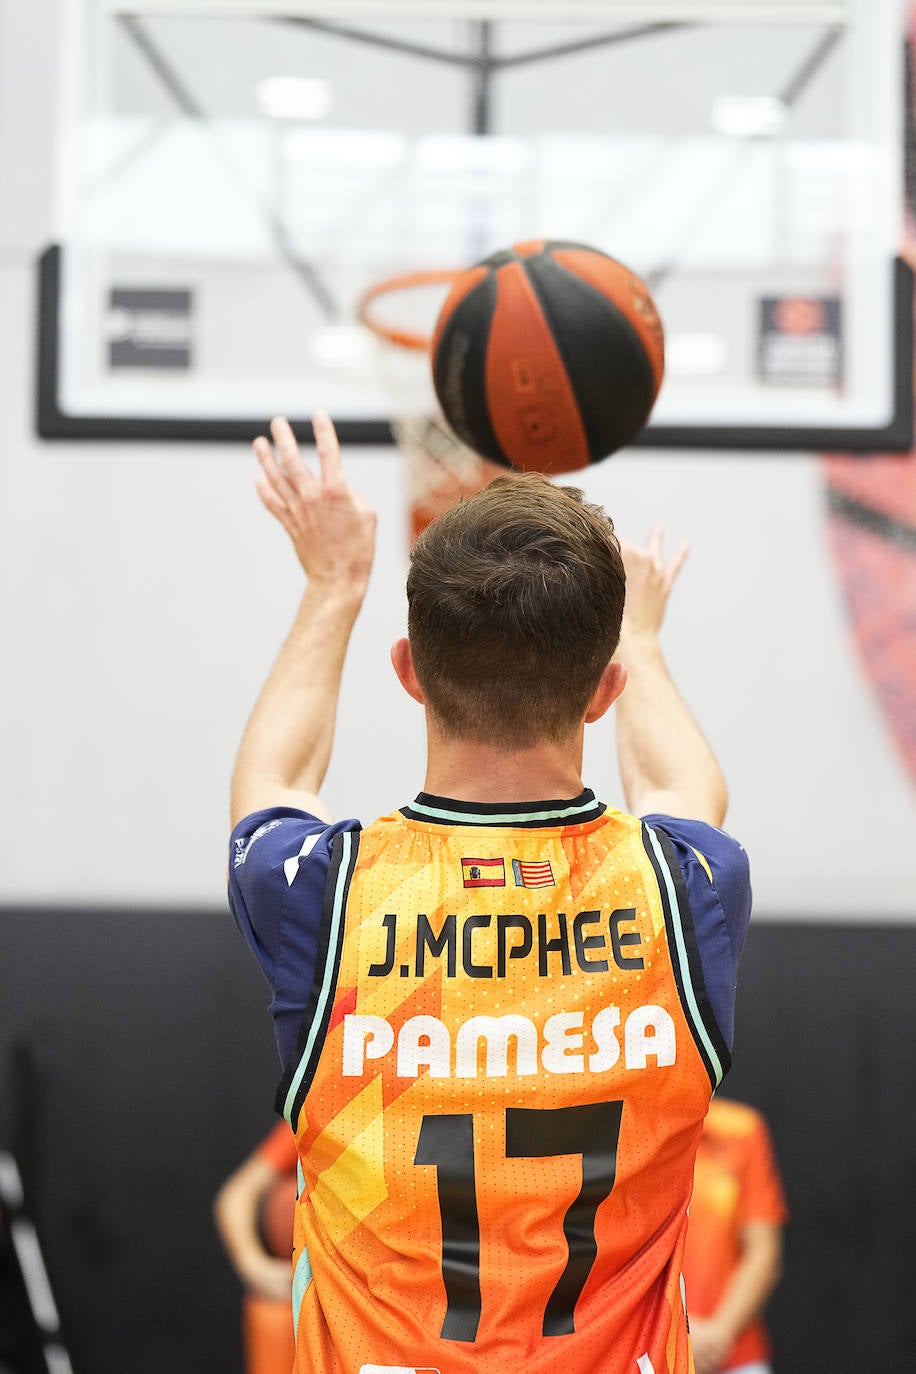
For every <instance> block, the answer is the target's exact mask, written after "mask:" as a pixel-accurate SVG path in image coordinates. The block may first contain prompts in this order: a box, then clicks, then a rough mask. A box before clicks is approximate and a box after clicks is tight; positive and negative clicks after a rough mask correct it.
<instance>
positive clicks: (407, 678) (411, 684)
mask: <svg viewBox="0 0 916 1374" xmlns="http://www.w3.org/2000/svg"><path fill="white" fill-rule="evenodd" d="M391 666H392V668H394V671H395V673H396V674H397V679H398V682H399V683H400V684H401V686H402V687H403V688H404V691H405V692H406V693H407V695H408V696H409V697H413V699H414V701H418V702H419V703H420V705H421V706H422V705H423V704H424V702H423V692H422V691H421V689H420V684H419V682H418V681H417V675H416V673H415V672H414V667H413V654H412V653H411V652H410V640H409V639H396V640H395V641H394V643H393V644H392V646H391Z"/></svg>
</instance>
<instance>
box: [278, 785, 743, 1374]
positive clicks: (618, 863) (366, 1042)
mask: <svg viewBox="0 0 916 1374" xmlns="http://www.w3.org/2000/svg"><path fill="white" fill-rule="evenodd" d="M427 800H432V801H435V799H427ZM459 805H460V804H459ZM472 810H473V808H472V807H471V806H470V804H467V805H466V806H465V807H464V808H463V814H461V815H460V816H459V817H458V818H457V819H458V820H460V821H461V822H462V824H461V825H459V826H456V825H453V824H450V823H449V821H450V819H451V820H455V819H456V818H455V817H450V816H449V814H448V813H446V812H445V811H444V810H443V812H442V814H439V813H437V811H436V808H435V806H434V805H427V806H415V807H410V808H405V809H404V811H403V812H396V813H394V814H392V815H389V816H386V817H383V818H382V819H381V820H379V821H377V822H376V823H375V824H374V825H372V826H370V827H369V828H368V829H366V830H365V831H363V832H362V833H361V834H360V833H358V832H353V831H348V832H345V833H343V834H341V835H338V836H337V837H336V838H335V840H334V848H333V850H332V859H331V864H330V870H329V875H328V884H327V895H326V902H325V909H324V917H323V926H322V931H321V946H322V948H323V949H324V950H326V963H325V964H324V966H323V968H322V969H321V970H319V973H318V974H317V975H316V978H315V981H314V985H313V988H312V994H311V999H310V1004H309V1007H308V1011H307V1014H306V1018H305V1021H304V1024H303V1028H302V1032H301V1035H300V1040H299V1052H298V1055H297V1057H296V1058H295V1059H294V1060H293V1062H292V1064H291V1066H290V1068H289V1070H288V1072H287V1075H286V1077H285V1079H284V1083H283V1085H282V1086H281V1091H280V1101H281V1104H282V1107H283V1110H284V1112H285V1115H286V1116H287V1119H288V1120H289V1121H290V1123H291V1124H292V1125H293V1128H294V1130H295V1133H296V1139H297V1144H298V1151H299V1159H300V1165H301V1170H302V1177H303V1180H304V1186H303V1189H302V1195H301V1197H300V1201H299V1205H298V1207H297V1211H296V1223H295V1239H294V1267H295V1273H294V1284H293V1309H294V1315H295V1318H296V1331H297V1335H296V1340H297V1357H296V1359H297V1363H296V1369H297V1370H298V1371H301V1372H302V1374H305V1371H309V1374H318V1372H319V1371H320V1374H379V1371H385V1374H391V1372H392V1371H399V1372H400V1374H403V1372H404V1371H414V1370H421V1371H431V1370H436V1371H439V1372H440V1374H471V1372H472V1371H473V1374H481V1372H483V1374H488V1372H490V1371H492V1374H497V1371H498V1374H506V1371H513V1370H521V1369H524V1370H525V1374H571V1372H572V1371H580V1370H581V1371H589V1374H591V1371H603V1372H604V1374H687V1371H690V1370H692V1368H693V1365H692V1358H691V1355H690V1351H689V1341H688V1335H687V1323H686V1318H685V1313H684V1307H683V1295H682V1284H681V1273H680V1271H681V1257H682V1252H683V1246H684V1240H685V1233H686V1226H687V1204H688V1201H689V1198H690V1191H691V1184H692V1176H693V1164H694V1156H695V1153H696V1148H697V1143H698V1141H699V1138H700V1133H701V1129H702V1122H703V1118H704V1116H705V1114H706V1110H707V1107H708V1104H709V1098H710V1092H711V1090H712V1087H713V1086H715V1085H716V1084H717V1083H718V1082H719V1081H720V1079H721V1077H722V1075H723V1073H724V1071H725V1069H726V1068H727V1065H728V1051H727V1048H726V1046H725V1044H724V1043H723V1042H722V1040H721V1037H720V1035H719V1033H718V1030H717V1028H716V1025H715V1022H714V1020H713V1018H712V1016H711V1014H710V1011H709V1006H708V1003H707V1001H706V998H705V993H704V988H703V979H702V972H701V970H700V967H699V961H698V958H697V955H696V949H695V946H694V944H693V936H692V928H691V925H690V917H689V911H688V910H687V905H686V891H685V888H684V883H683V879H682V876H681V873H680V869H679V867H678V864H677V860H676V857H675V856H674V855H673V852H672V851H671V849H670V844H669V841H668V839H667V836H665V835H664V834H663V833H661V832H659V831H655V830H652V829H651V828H650V827H648V826H646V825H644V824H643V823H641V822H640V821H638V820H636V819H634V818H633V817H630V816H625V815H622V814H620V813H619V812H613V811H606V810H605V808H604V807H602V806H600V805H598V804H596V803H594V799H593V798H592V800H591V803H590V804H589V803H588V802H584V803H580V804H578V805H577V804H575V803H573V804H569V805H567V806H565V807H564V808H562V810H560V811H559V812H545V811H544V809H543V807H536V808H534V809H533V811H532V813H531V814H519V815H516V816H506V817H502V818H501V820H500V823H499V824H498V825H497V824H489V823H487V822H488V820H489V817H488V816H480V817H477V818H476V820H475V819H474V818H473V816H471V815H470V814H469V813H470V812H471V811H472Z"/></svg>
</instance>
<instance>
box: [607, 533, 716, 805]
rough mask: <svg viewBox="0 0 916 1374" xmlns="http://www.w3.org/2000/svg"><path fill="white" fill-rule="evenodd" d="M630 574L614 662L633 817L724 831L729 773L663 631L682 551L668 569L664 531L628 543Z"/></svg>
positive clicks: (624, 546)
mask: <svg viewBox="0 0 916 1374" xmlns="http://www.w3.org/2000/svg"><path fill="white" fill-rule="evenodd" d="M621 553H622V554H623V560H624V565H625V567H626V573H627V593H626V603H625V606H624V613H623V625H622V628H621V634H620V644H619V645H618V648H617V652H616V654H615V658H616V659H617V660H618V662H620V663H622V664H623V665H624V667H625V668H626V670H627V685H626V687H625V689H624V691H623V692H622V694H621V695H620V697H619V698H618V700H617V704H616V715H617V752H618V760H619V766H620V778H621V782H622V784H623V791H624V797H625V799H626V804H627V807H628V809H629V811H630V812H631V813H632V814H633V815H634V816H645V815H648V814H649V813H661V814H664V815H668V816H681V817H684V818H686V819H690V820H698V821H706V822H708V823H709V824H710V825H714V826H721V824H722V822H723V820H724V819H725V812H726V808H727V805H728V792H727V789H726V785H725V778H724V777H723V775H722V770H721V769H720V768H719V765H718V763H717V762H716V759H715V756H714V754H713V752H712V750H711V748H710V747H709V744H708V743H707V741H706V739H705V737H704V736H703V733H702V731H701V730H700V727H699V726H698V725H697V723H696V721H695V720H694V718H693V716H692V715H691V713H690V711H689V710H688V708H687V706H686V704H685V702H684V700H683V698H682V696H681V694H680V692H679V691H678V689H677V687H676V686H675V684H674V680H673V679H672V677H671V674H670V673H669V671H668V668H667V665H666V664H665V660H664V657H663V655H662V651H661V645H660V643H659V632H660V630H661V625H662V620H663V618H664V614H665V608H666V606H667V603H668V597H669V595H670V592H671V588H672V586H673V584H674V581H675V578H676V577H677V575H678V573H679V572H680V570H681V567H682V566H683V563H684V559H685V558H686V556H687V549H686V546H682V547H681V548H680V550H679V551H678V553H677V554H675V556H674V558H673V559H672V560H671V561H670V562H669V563H668V564H667V565H666V564H665V563H664V561H663V559H662V541H661V531H660V530H655V531H654V532H653V534H652V535H651V536H650V538H649V540H648V542H647V544H646V545H645V546H644V547H641V546H639V545H636V544H628V543H624V542H622V543H621Z"/></svg>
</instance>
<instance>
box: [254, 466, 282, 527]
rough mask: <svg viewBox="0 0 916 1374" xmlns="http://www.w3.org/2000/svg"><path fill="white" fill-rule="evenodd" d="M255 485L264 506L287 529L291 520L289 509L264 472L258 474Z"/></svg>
mask: <svg viewBox="0 0 916 1374" xmlns="http://www.w3.org/2000/svg"><path fill="white" fill-rule="evenodd" d="M254 484H255V487H256V488H257V492H258V495H259V496H260V498H261V501H262V503H263V505H265V506H266V507H267V509H268V510H269V511H270V513H271V515H275V516H276V517H277V519H278V520H279V521H280V523H281V524H282V525H283V526H284V527H285V526H286V524H287V522H288V520H289V507H288V506H287V505H286V503H285V502H284V501H282V500H281V499H280V497H279V496H278V495H277V493H276V491H275V490H274V489H273V487H272V486H271V485H270V483H269V482H268V480H267V478H266V477H265V476H264V474H263V473H262V472H259V473H258V475H257V477H256V478H255V479H254Z"/></svg>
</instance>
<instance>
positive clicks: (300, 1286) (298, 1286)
mask: <svg viewBox="0 0 916 1374" xmlns="http://www.w3.org/2000/svg"><path fill="white" fill-rule="evenodd" d="M311 1281H312V1262H311V1260H310V1259H309V1252H308V1250H303V1251H302V1253H301V1254H300V1256H299V1258H298V1259H297V1260H296V1268H295V1269H294V1270H293V1334H294V1335H295V1336H296V1337H297V1339H298V1336H299V1313H300V1312H301V1311H302V1299H303V1298H304V1297H305V1290H306V1288H308V1286H309V1284H310V1283H311Z"/></svg>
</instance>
